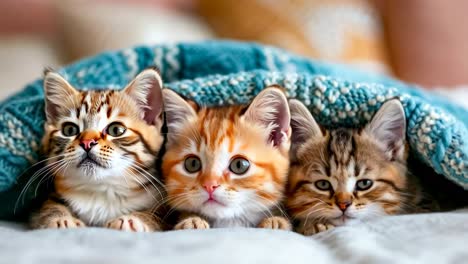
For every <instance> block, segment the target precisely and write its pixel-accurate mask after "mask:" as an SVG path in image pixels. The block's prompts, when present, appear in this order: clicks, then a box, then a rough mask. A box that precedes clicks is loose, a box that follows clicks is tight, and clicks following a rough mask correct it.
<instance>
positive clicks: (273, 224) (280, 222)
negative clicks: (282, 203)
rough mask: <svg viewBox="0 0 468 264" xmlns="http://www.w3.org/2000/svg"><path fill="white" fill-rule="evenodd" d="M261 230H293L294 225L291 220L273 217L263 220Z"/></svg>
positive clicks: (260, 224)
mask: <svg viewBox="0 0 468 264" xmlns="http://www.w3.org/2000/svg"><path fill="white" fill-rule="evenodd" d="M258 227H259V228H267V229H279V230H287V231H291V230H292V224H291V222H290V221H289V219H287V218H285V217H282V216H272V217H268V218H265V219H263V220H262V221H261V222H260V223H259V224H258Z"/></svg>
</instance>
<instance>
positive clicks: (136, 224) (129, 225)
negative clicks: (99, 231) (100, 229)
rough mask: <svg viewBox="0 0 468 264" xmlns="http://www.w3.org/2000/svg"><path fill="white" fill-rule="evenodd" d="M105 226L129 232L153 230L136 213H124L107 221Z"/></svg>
mask: <svg viewBox="0 0 468 264" xmlns="http://www.w3.org/2000/svg"><path fill="white" fill-rule="evenodd" d="M105 227H107V228H110V229H115V230H122V231H127V232H151V231H154V230H152V229H153V228H151V227H150V226H149V225H147V224H146V223H145V222H143V221H142V220H141V219H140V218H138V217H137V216H134V215H123V216H121V217H119V218H116V219H114V220H111V221H109V222H107V224H106V225H105Z"/></svg>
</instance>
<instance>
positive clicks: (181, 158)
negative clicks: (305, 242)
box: [162, 88, 291, 230]
mask: <svg viewBox="0 0 468 264" xmlns="http://www.w3.org/2000/svg"><path fill="white" fill-rule="evenodd" d="M163 96H164V107H165V112H166V121H167V126H168V142H167V152H166V153H165V155H164V157H163V164H162V169H163V175H164V177H165V180H166V190H167V193H168V203H169V205H170V206H171V207H172V208H173V209H175V210H177V211H179V212H182V213H183V214H182V217H181V219H180V221H179V222H178V224H177V225H176V226H175V229H206V228H210V227H213V228H217V227H236V226H237V227H262V228H272V229H286V230H289V229H291V224H290V223H289V221H288V219H286V218H284V217H280V216H277V215H278V212H275V211H281V209H280V206H279V203H280V201H281V200H282V198H283V193H284V188H285V184H286V180H287V173H288V168H289V156H288V155H289V146H290V130H291V129H290V126H289V123H290V115H289V107H288V103H287V99H286V97H285V95H284V94H283V92H282V91H281V90H280V89H278V88H266V89H265V90H263V91H262V92H261V93H260V94H258V95H257V97H256V98H255V99H254V100H253V102H252V103H251V104H250V106H248V107H247V106H230V107H217V108H206V107H202V108H198V106H196V105H194V104H193V103H191V104H190V103H188V102H186V101H185V100H184V99H183V98H182V97H180V96H179V95H177V94H176V93H174V92H173V91H171V90H168V89H166V90H164V91H163Z"/></svg>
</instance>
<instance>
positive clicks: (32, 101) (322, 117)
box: [0, 41, 468, 219]
mask: <svg viewBox="0 0 468 264" xmlns="http://www.w3.org/2000/svg"><path fill="white" fill-rule="evenodd" d="M152 65H156V66H157V67H159V69H160V70H161V73H162V75H163V79H164V81H165V82H166V86H167V88H170V89H173V90H175V91H176V92H178V93H181V94H182V95H184V96H186V97H187V98H189V99H193V100H195V101H196V102H198V103H202V104H206V105H209V106H210V105H211V106H214V105H225V104H245V103H248V102H249V101H250V100H251V99H252V98H253V97H254V96H255V95H256V94H257V93H258V92H259V91H260V90H262V89H263V88H264V87H265V86H268V85H272V84H279V85H282V86H284V87H285V88H286V90H287V95H288V96H289V97H291V98H297V99H299V100H301V101H302V102H304V103H305V104H306V105H307V106H308V108H309V109H310V110H311V111H312V113H313V114H314V115H315V117H316V118H317V120H318V121H319V122H320V123H322V124H323V125H325V126H336V125H344V126H356V125H360V124H363V123H364V122H366V121H368V120H369V119H370V118H371V116H372V115H373V113H374V112H375V111H376V110H377V109H378V108H379V107H380V105H381V104H382V103H383V102H384V101H385V100H386V99H389V98H393V97H398V98H400V100H401V101H402V103H403V106H404V108H405V112H406V116H407V120H408V129H407V137H408V141H409V144H410V146H411V148H412V150H413V151H414V153H415V155H416V157H418V158H419V159H420V160H422V161H423V162H425V163H426V164H427V165H429V166H430V167H431V168H432V169H433V170H434V171H435V172H437V173H439V174H440V175H443V176H445V177H447V178H448V179H450V180H452V181H453V182H455V183H457V184H458V185H459V186H461V187H463V188H465V189H468V178H466V175H467V169H466V164H467V162H468V158H467V157H468V144H467V142H466V141H467V137H468V132H467V129H466V124H468V112H467V110H466V109H464V108H463V107H460V106H457V105H455V104H452V103H450V102H449V101H448V100H446V99H444V98H442V97H440V96H435V95H432V94H430V93H426V92H423V91H422V90H419V89H417V88H415V87H411V86H408V85H406V84H404V83H401V82H398V81H395V80H393V79H389V78H386V77H383V76H380V75H373V74H369V73H365V72H360V71H356V70H354V69H351V68H348V67H344V66H341V65H333V64H327V63H323V62H317V61H313V60H309V59H305V58H302V57H299V56H295V55H292V54H290V53H288V52H285V51H283V50H279V49H276V48H272V47H270V46H261V45H256V44H249V43H239V42H222V41H221V42H219V41H213V42H202V43H193V44H177V45H175V44H170V45H156V46H140V47H135V48H128V49H124V50H120V51H115V52H107V53H103V54H100V55H98V56H95V57H92V58H89V59H85V60H82V61H79V62H77V63H75V64H72V65H69V66H67V67H65V68H63V69H61V70H60V73H62V74H63V75H64V76H66V77H67V79H68V80H69V82H70V83H71V84H72V85H73V86H75V87H79V88H81V89H104V88H120V87H124V86H125V84H126V83H127V82H129V81H130V80H131V79H133V78H134V76H135V75H136V74H137V73H139V72H140V71H141V70H143V69H145V68H146V67H148V66H152ZM43 123H44V94H43V90H42V80H37V81H35V82H32V83H31V84H29V85H27V86H26V87H25V88H24V89H23V91H21V92H19V93H18V94H16V95H14V96H12V97H10V98H9V99H7V100H5V101H4V102H2V103H1V104H0V201H1V205H2V206H1V207H0V218H3V219H6V218H8V219H15V217H17V215H19V214H21V212H27V210H26V208H27V207H28V206H29V205H30V202H31V201H32V198H33V197H35V196H36V190H37V189H36V186H35V185H34V184H32V185H31V186H29V188H27V186H26V183H27V182H28V181H29V180H30V178H29V177H30V176H31V174H32V173H34V172H35V171H37V170H38V169H39V168H40V164H39V166H37V167H34V168H33V169H28V168H29V167H30V166H31V164H33V163H35V162H38V161H39V159H40V157H39V154H38V149H39V145H40V139H41V137H42V135H43V131H42V126H43ZM24 172H26V173H24ZM23 173H24V174H23ZM22 174H23V175H25V176H24V177H20V175H22ZM421 177H424V175H421ZM37 182H38V181H36V183H37ZM22 190H24V193H23V194H22V195H21V197H20V198H21V199H18V196H19V194H20V192H21V191H22ZM39 193H40V192H39ZM15 209H16V210H15ZM15 212H16V213H17V215H15V214H14V213H15Z"/></svg>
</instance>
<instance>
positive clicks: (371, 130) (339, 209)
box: [287, 99, 421, 235]
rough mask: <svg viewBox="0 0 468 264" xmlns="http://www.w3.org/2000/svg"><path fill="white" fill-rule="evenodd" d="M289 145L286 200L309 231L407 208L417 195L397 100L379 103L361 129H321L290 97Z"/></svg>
mask: <svg viewBox="0 0 468 264" xmlns="http://www.w3.org/2000/svg"><path fill="white" fill-rule="evenodd" d="M290 110H291V119H292V120H291V127H292V130H293V135H292V150H291V168H290V175H289V186H288V199H287V206H288V209H289V212H290V213H291V215H292V217H293V218H294V219H295V220H296V221H298V222H299V227H298V231H299V232H301V233H303V234H305V235H311V234H314V233H317V232H320V231H324V230H327V229H330V228H333V227H334V226H339V225H343V224H345V223H346V222H348V221H349V220H351V219H366V218H373V217H378V216H381V215H393V214H402V213H407V212H409V211H410V210H413V209H414V208H415V206H416V204H417V203H418V202H419V200H420V196H421V195H420V193H419V188H418V185H417V184H416V183H415V182H414V179H413V178H411V177H410V176H409V174H408V172H407V167H406V159H407V149H406V144H405V133H406V120H405V113H404V110H403V107H402V105H401V103H400V102H399V101H398V100H396V99H394V100H390V101H388V102H386V103H385V104H383V105H382V107H381V108H380V110H379V111H378V112H377V113H376V114H375V115H374V117H373V118H372V120H371V121H370V123H369V124H367V125H366V126H365V127H364V128H363V129H360V130H353V129H345V128H338V129H335V130H328V131H324V130H321V128H320V127H319V125H318V124H317V123H316V122H315V120H314V118H313V117H312V115H311V114H310V112H309V111H308V110H307V108H306V107H305V106H304V105H303V104H302V103H301V102H299V101H296V100H291V101H290Z"/></svg>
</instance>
